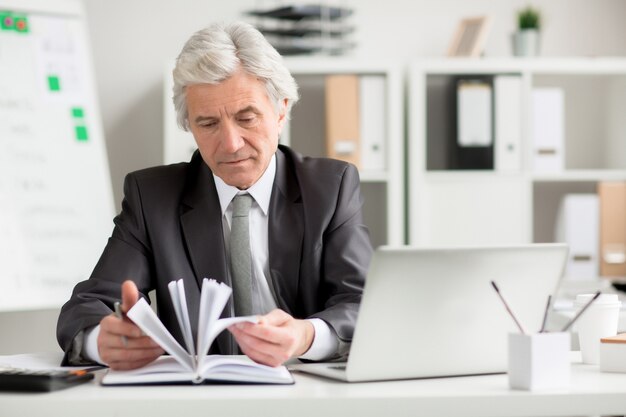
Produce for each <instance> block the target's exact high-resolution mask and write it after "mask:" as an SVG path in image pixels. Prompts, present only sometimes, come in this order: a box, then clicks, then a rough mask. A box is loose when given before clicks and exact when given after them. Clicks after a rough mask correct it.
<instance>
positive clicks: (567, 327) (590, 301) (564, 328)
mask: <svg viewBox="0 0 626 417" xmlns="http://www.w3.org/2000/svg"><path fill="white" fill-rule="evenodd" d="M599 296H600V291H598V292H596V295H594V296H593V298H592V299H591V300H589V302H588V303H587V304H585V305H584V306H583V308H581V309H580V311H579V312H578V314H576V315H575V316H574V318H573V319H571V320H570V321H569V323H567V324H566V325H565V327H563V330H561V331H562V332H565V331H567V329H569V328H570V326H571V325H572V324H574V322H575V321H576V320H578V317H580V315H581V314H583V313H584V312H585V310H587V308H588V307H589V306H590V305H591V303H593V302H594V301H595V300H596V298H598V297H599Z"/></svg>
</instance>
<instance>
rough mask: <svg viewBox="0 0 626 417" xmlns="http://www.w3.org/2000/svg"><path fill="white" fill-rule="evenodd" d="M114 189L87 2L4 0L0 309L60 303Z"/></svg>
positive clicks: (0, 8) (110, 210)
mask: <svg viewBox="0 0 626 417" xmlns="http://www.w3.org/2000/svg"><path fill="white" fill-rule="evenodd" d="M113 216H114V203H113V193H112V188H111V179H110V174H109V167H108V162H107V158H106V148H105V143H104V137H103V133H102V122H101V120H100V115H99V109H98V105H97V99H96V94H95V87H94V77H93V69H92V67H91V57H90V54H89V43H88V38H87V31H86V24H85V17H84V11H83V7H82V2H81V1H80V0H0V311H11V310H24V309H41V308H57V307H59V306H61V305H62V304H63V303H64V302H65V301H67V300H68V299H69V297H70V294H71V290H72V288H73V287H74V285H75V284H76V283H77V282H79V281H82V280H84V279H87V278H88V277H89V274H90V273H91V271H92V270H93V267H94V266H95V264H96V262H97V260H98V258H99V256H100V254H101V253H102V250H103V249H104V246H105V245H106V241H107V238H108V236H109V235H110V233H111V230H112V226H113V224H112V218H113Z"/></svg>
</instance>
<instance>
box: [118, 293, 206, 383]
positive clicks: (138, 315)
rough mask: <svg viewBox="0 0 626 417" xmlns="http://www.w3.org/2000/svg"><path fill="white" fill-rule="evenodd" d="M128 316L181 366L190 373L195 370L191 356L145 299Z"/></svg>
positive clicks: (136, 304)
mask: <svg viewBox="0 0 626 417" xmlns="http://www.w3.org/2000/svg"><path fill="white" fill-rule="evenodd" d="M126 315H127V316H128V317H129V318H130V319H131V320H132V321H133V322H134V323H135V324H136V325H137V326H138V327H139V328H140V329H141V330H143V331H144V333H146V334H147V335H148V336H150V337H151V338H152V340H154V341H155V342H157V343H158V344H159V346H161V347H162V348H163V349H164V350H165V351H166V352H167V353H169V354H170V355H172V356H173V357H174V358H175V359H176V361H178V362H179V363H180V364H181V365H183V366H185V367H186V368H187V369H189V370H190V371H194V370H195V366H194V365H195V364H194V361H193V359H192V358H191V356H190V355H189V354H188V353H187V352H186V351H185V349H183V347H182V346H181V345H180V344H179V343H178V342H177V341H176V339H174V337H173V336H172V335H171V334H170V332H168V331H167V329H166V328H165V326H164V325H163V323H161V320H159V318H158V317H157V315H156V314H155V313H154V311H152V309H151V308H150V306H149V305H148V303H147V302H146V300H145V299H143V298H140V299H139V301H137V302H136V303H135V305H134V306H133V307H132V308H131V309H130V310H129V311H128V313H127V314H126Z"/></svg>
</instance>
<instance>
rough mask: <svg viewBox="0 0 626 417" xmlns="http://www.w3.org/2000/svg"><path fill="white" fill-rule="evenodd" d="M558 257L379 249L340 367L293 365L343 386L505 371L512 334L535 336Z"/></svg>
mask: <svg viewBox="0 0 626 417" xmlns="http://www.w3.org/2000/svg"><path fill="white" fill-rule="evenodd" d="M566 256H567V246H566V245H564V244H529V245H523V246H507V247H475V248H446V249H417V248H411V247H384V246H383V247H379V248H378V249H377V250H376V251H375V253H374V256H373V259H372V263H371V266H370V269H369V272H368V276H367V280H366V283H365V288H364V291H363V300H362V302H361V309H360V312H359V318H358V321H357V324H356V329H355V333H354V338H353V340H352V346H351V350H350V356H349V358H348V361H347V363H343V364H341V363H316V364H304V365H298V366H296V367H294V370H299V371H303V372H308V373H312V374H316V375H321V376H326V377H329V378H334V379H339V380H343V381H348V382H358V381H376V380H393V379H410V378H430V377H444V376H460V375H478V374H491V373H502V372H506V368H507V334H508V333H510V332H518V331H519V330H518V328H517V327H516V325H515V323H514V321H513V320H512V319H511V317H510V316H509V315H508V314H507V312H506V310H505V307H504V306H503V304H502V302H501V300H500V299H499V298H498V296H497V294H496V292H495V291H494V289H493V287H492V286H491V284H490V282H491V281H492V280H493V281H495V282H496V283H497V284H498V287H499V288H500V292H501V293H502V295H503V296H504V297H505V298H506V300H507V301H508V303H509V305H510V307H511V309H512V310H513V312H514V313H515V315H516V316H517V318H518V320H520V321H521V323H522V324H523V326H524V327H525V329H526V331H528V332H537V331H538V330H539V329H540V327H541V324H542V321H543V314H544V311H545V307H546V302H547V299H548V295H550V294H554V293H555V291H556V288H557V285H558V283H559V280H560V278H561V276H562V273H563V268H564V265H565V260H566Z"/></svg>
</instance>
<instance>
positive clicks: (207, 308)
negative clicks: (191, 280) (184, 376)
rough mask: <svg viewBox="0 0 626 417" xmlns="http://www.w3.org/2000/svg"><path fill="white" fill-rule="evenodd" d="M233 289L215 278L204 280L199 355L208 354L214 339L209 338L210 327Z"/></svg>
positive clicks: (201, 296)
mask: <svg viewBox="0 0 626 417" xmlns="http://www.w3.org/2000/svg"><path fill="white" fill-rule="evenodd" d="M231 293H232V290H231V289H230V287H229V286H228V285H226V284H224V283H218V282H217V281H215V280H213V279H207V278H204V280H202V291H201V293H200V308H199V311H198V349H197V352H198V356H199V357H202V356H204V355H206V354H207V352H208V351H209V347H210V346H211V343H212V342H213V340H209V329H210V328H211V327H212V326H213V323H215V322H216V321H217V319H218V318H219V316H220V314H221V313H222V311H223V310H224V307H226V303H227V302H228V298H229V297H230V294H231Z"/></svg>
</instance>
